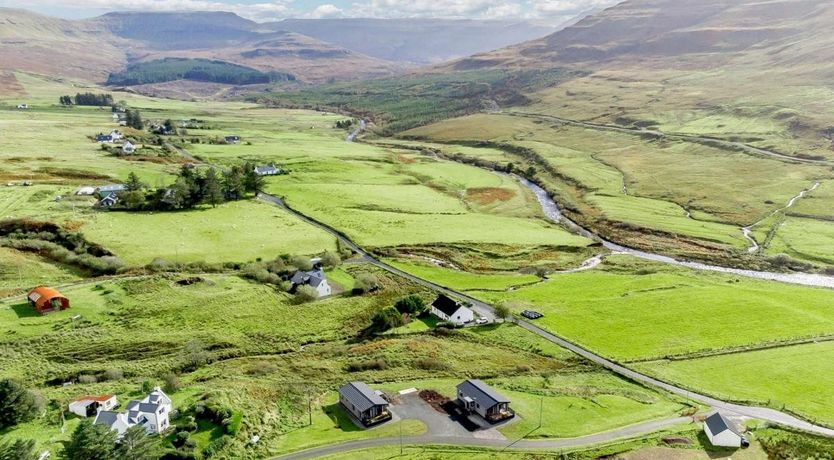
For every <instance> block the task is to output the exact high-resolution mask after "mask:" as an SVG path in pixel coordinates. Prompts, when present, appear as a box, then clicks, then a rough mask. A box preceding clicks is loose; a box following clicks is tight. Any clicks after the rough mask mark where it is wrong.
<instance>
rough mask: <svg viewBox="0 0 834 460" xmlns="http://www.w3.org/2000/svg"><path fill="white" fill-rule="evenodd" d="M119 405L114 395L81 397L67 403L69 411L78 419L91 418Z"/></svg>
mask: <svg viewBox="0 0 834 460" xmlns="http://www.w3.org/2000/svg"><path fill="white" fill-rule="evenodd" d="M118 404H119V402H118V400H117V399H116V395H99V396H91V395H87V396H81V397H80V398H76V399H75V401H73V402H71V403H69V411H70V412H72V413H73V414H75V415H77V416H79V417H92V416H94V415H96V414H98V413H99V412H101V411H103V410H111V409H113V408H114V407H116V406H117V405H118Z"/></svg>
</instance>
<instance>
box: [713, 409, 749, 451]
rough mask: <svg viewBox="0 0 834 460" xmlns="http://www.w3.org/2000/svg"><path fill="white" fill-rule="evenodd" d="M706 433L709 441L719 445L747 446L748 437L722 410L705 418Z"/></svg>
mask: <svg viewBox="0 0 834 460" xmlns="http://www.w3.org/2000/svg"><path fill="white" fill-rule="evenodd" d="M704 433H706V435H707V438H709V442H710V443H711V444H712V445H713V446H718V447H742V446H744V447H747V445H748V442H747V439H745V438H744V435H742V434H741V430H739V429H738V427H737V426H736V424H735V423H733V422H732V421H730V420H729V419H727V417H725V416H724V415H722V414H721V413H720V412H716V413H714V414H712V415H710V416H709V417H707V418H706V419H704Z"/></svg>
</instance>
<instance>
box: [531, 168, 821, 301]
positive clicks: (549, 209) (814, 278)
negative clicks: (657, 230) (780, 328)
mask: <svg viewBox="0 0 834 460" xmlns="http://www.w3.org/2000/svg"><path fill="white" fill-rule="evenodd" d="M516 179H518V181H520V182H521V183H522V184H524V185H525V186H526V187H527V188H529V189H530V190H531V191H532V192H533V193H534V194H535V195H536V198H537V199H538V200H539V204H541V207H542V210H543V211H544V214H545V215H546V216H547V218H548V219H550V220H552V221H553V222H556V223H559V224H561V225H563V226H565V227H567V228H568V229H569V230H571V231H573V232H574V233H576V234H579V235H582V236H584V237H586V238H590V239H592V240H594V241H598V242H600V243H602V245H603V246H605V247H606V248H607V249H609V250H610V251H612V252H614V253H618V254H628V255H631V256H634V257H637V258H640V259H644V260H651V261H654V262H660V263H663V264H669V265H677V266H680V267H686V268H691V269H693V270H701V271H711V272H719V273H727V274H731V275H738V276H744V277H746V278H756V279H761V280H769V281H779V282H782V283H790V284H799V285H803V286H814V287H825V288H830V289H834V277H833V276H826V275H818V274H812V273H777V272H765V271H756V270H744V269H740V268H730V267H722V266H719V265H710V264H705V263H702V262H692V261H688V260H678V259H675V258H673V257H669V256H664V255H662V254H655V253H651V252H646V251H640V250H637V249H632V248H627V247H625V246H621V245H619V244H617V243H614V242H611V241H608V240H606V239H605V238H603V237H601V236H599V235H597V234H595V233H593V232H592V231H590V230H588V229H587V228H585V227H582V226H581V225H579V224H577V223H576V222H574V221H572V220H570V219H569V218H568V217H566V216H565V215H564V214H563V213H562V210H561V208H560V207H559V205H558V204H557V203H556V202H555V201H553V199H552V198H550V195H549V194H548V193H547V191H545V190H544V189H543V188H541V187H539V186H538V185H536V184H534V183H532V182H530V181H529V180H527V179H525V178H523V177H519V176H516Z"/></svg>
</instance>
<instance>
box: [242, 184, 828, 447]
mask: <svg viewBox="0 0 834 460" xmlns="http://www.w3.org/2000/svg"><path fill="white" fill-rule="evenodd" d="M258 199H260V200H263V201H266V202H269V203H272V204H275V205H277V206H280V207H282V208H284V209H286V210H287V211H288V212H290V213H291V214H293V215H295V216H296V217H298V218H299V219H301V220H303V221H305V222H307V223H308V224H310V225H313V226H316V227H318V228H320V229H322V230H324V231H326V232H328V233H330V234H331V235H333V236H335V237H336V238H339V239H340V240H341V241H342V242H343V243H344V244H345V245H346V246H348V247H349V248H351V249H352V250H353V251H355V252H356V253H357V254H359V255H361V256H362V257H363V258H364V259H365V260H367V261H368V262H369V263H371V264H373V265H375V266H377V267H379V268H381V269H383V270H386V271H388V272H390V273H393V274H395V275H398V276H402V277H403V278H405V279H408V280H410V281H413V282H415V283H417V284H419V285H421V286H424V287H427V288H429V289H432V290H434V291H437V292H441V293H444V294H447V295H450V296H453V297H457V298H459V299H462V300H465V301H467V302H470V303H471V304H472V307H473V309H474V310H475V311H476V312H478V314H480V315H481V316H485V317H488V318H491V319H494V318H495V312H494V309H493V307H492V306H491V305H489V304H487V303H485V302H483V301H480V300H478V299H476V298H474V297H471V296H469V295H467V294H464V293H462V292H458V291H456V290H454V289H450V288H448V287H445V286H440V285H438V284H435V283H432V282H430V281H428V280H424V279H422V278H419V277H417V276H414V275H411V274H409V273H406V272H404V271H402V270H400V269H398V268H396V267H393V266H391V265H389V264H386V263H385V262H382V261H380V260H378V259H376V258H375V257H374V256H372V255H371V254H370V253H368V252H367V251H365V250H364V249H362V248H361V247H359V246H358V245H357V244H355V243H354V242H353V241H351V240H350V238H348V237H347V236H346V235H345V234H343V233H342V232H340V231H338V230H336V229H334V228H333V227H330V226H329V225H327V224H324V223H322V222H319V221H317V220H315V219H312V218H310V217H308V216H306V215H304V214H302V213H301V212H299V211H296V210H295V209H293V208H292V207H290V206H288V205H287V204H286V203H285V202H284V201H283V200H282V199H280V198H278V197H276V196H274V195H269V194H265V193H259V194H258ZM516 322H517V323H518V324H519V325H520V326H521V327H523V328H525V329H527V330H528V331H530V332H533V333H534V334H537V335H538V336H540V337H542V338H544V339H546V340H548V341H550V342H553V343H555V344H557V345H559V346H561V347H563V348H566V349H568V350H570V351H572V352H574V353H576V354H578V355H580V356H582V357H584V358H586V359H588V360H589V361H592V362H594V363H596V364H598V365H600V366H602V367H605V368H606V369H609V370H611V371H612V372H614V373H616V374H619V375H621V376H623V377H625V378H627V379H630V380H633V381H636V382H639V383H642V384H644V385H646V386H650V387H654V388H659V389H661V390H664V391H667V392H670V393H673V394H676V395H679V396H682V397H685V398H689V399H692V400H695V401H698V402H699V403H701V404H706V405H708V406H711V407H713V408H716V409H720V410H722V411H725V412H730V413H733V414H738V415H742V416H747V417H754V418H757V419H760V420H765V421H769V422H773V423H776V424H779V425H784V426H787V427H791V428H796V429H800V430H804V431H808V432H811V433H815V434H819V435H823V436H828V437H834V430H832V429H830V428H826V427H824V426H820V425H815V424H813V423H809V422H807V421H805V420H801V419H799V418H797V417H794V416H793V415H790V414H787V413H784V412H780V411H777V410H775V409H769V408H765V407H758V406H745V405H741V404H733V403H729V402H725V401H721V400H719V399H715V398H712V397H710V396H706V395H702V394H699V393H695V392H692V391H689V390H687V389H685V388H682V387H678V386H675V385H672V384H669V383H667V382H663V381H661V380H658V379H656V378H654V377H650V376H648V375H646V374H643V373H640V372H637V371H634V370H632V369H629V368H627V367H625V366H622V365H620V364H617V363H616V362H614V361H611V360H609V359H607V358H605V357H603V356H600V355H598V354H596V353H594V352H592V351H590V350H588V349H586V348H584V347H582V346H580V345H578V344H576V343H573V342H571V341H569V340H567V339H565V338H563V337H560V336H557V335H556V334H553V333H551V332H548V331H545V330H544V329H542V328H540V327H538V326H536V325H534V324H532V323H530V322H527V321H523V320H516Z"/></svg>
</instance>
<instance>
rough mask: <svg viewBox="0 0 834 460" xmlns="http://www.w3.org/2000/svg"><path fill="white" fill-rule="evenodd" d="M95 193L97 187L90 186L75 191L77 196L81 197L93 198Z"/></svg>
mask: <svg viewBox="0 0 834 460" xmlns="http://www.w3.org/2000/svg"><path fill="white" fill-rule="evenodd" d="M95 193H96V188H95V187H89V186H87V187H81V188H80V189H78V190H76V191H75V194H76V195H79V196H91V195H94V194H95Z"/></svg>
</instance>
